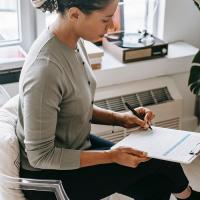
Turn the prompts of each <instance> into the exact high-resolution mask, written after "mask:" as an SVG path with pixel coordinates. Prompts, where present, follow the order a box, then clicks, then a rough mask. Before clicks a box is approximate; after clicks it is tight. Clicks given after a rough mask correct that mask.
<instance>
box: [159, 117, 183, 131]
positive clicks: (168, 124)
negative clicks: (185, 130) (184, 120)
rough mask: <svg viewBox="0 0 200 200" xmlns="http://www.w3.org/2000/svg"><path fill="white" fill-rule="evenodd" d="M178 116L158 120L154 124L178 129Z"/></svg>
mask: <svg viewBox="0 0 200 200" xmlns="http://www.w3.org/2000/svg"><path fill="white" fill-rule="evenodd" d="M179 124H180V118H178V117H176V118H173V119H169V120H165V121H159V122H156V123H155V126H160V127H163V128H172V129H179Z"/></svg>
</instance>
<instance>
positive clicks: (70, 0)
mask: <svg viewBox="0 0 200 200" xmlns="http://www.w3.org/2000/svg"><path fill="white" fill-rule="evenodd" d="M110 1H111V0H47V1H46V2H45V3H44V4H43V5H42V6H41V7H40V9H42V11H44V12H46V11H49V12H53V11H55V10H56V9H57V12H59V13H61V14H64V12H65V10H66V9H69V8H71V7H77V8H79V9H80V10H81V11H83V12H84V13H86V14H90V13H91V12H93V11H95V10H101V9H103V8H105V7H106V6H107V5H108V4H109V3H110Z"/></svg>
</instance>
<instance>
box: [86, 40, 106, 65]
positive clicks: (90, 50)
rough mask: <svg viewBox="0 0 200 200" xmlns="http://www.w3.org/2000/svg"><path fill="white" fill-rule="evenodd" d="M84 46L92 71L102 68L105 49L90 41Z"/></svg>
mask: <svg viewBox="0 0 200 200" xmlns="http://www.w3.org/2000/svg"><path fill="white" fill-rule="evenodd" d="M84 46H85V48H86V51H87V54H88V57H89V60H90V63H91V66H92V69H99V68H101V62H102V57H103V55H104V51H103V49H101V48H100V47H98V46H96V45H95V44H93V43H92V42H89V41H84Z"/></svg>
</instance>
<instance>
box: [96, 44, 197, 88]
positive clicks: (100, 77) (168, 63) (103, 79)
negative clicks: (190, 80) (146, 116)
mask: <svg viewBox="0 0 200 200" xmlns="http://www.w3.org/2000/svg"><path fill="white" fill-rule="evenodd" d="M197 52H198V48H196V47H193V46H191V45H189V44H187V43H185V42H175V43H172V44H169V51H168V55H167V56H166V57H163V58H156V59H152V60H145V61H138V62H132V63H127V64H124V63H121V62H119V61H118V60H117V59H116V58H114V57H112V56H111V55H110V54H108V53H107V52H105V54H104V57H103V62H102V68H101V69H98V70H95V71H94V73H95V76H96V79H97V86H98V87H105V86H109V85H114V84H120V83H124V82H129V81H136V80H142V79H148V78H153V77H158V76H166V75H173V74H179V73H184V72H188V71H189V70H190V66H191V61H192V59H193V57H194V55H195V54H196V53H197Z"/></svg>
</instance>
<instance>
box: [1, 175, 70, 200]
mask: <svg viewBox="0 0 200 200" xmlns="http://www.w3.org/2000/svg"><path fill="white" fill-rule="evenodd" d="M0 186H1V187H6V189H10V190H11V191H12V190H15V191H16V190H20V191H21V190H36V191H48V192H54V194H55V196H56V199H57V200H69V198H68V196H67V195H66V193H65V190H64V188H63V186H62V183H61V181H59V180H39V179H27V178H18V177H15V178H14V177H10V176H7V175H4V174H0ZM6 200H8V199H6ZM18 200H19V199H18Z"/></svg>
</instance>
